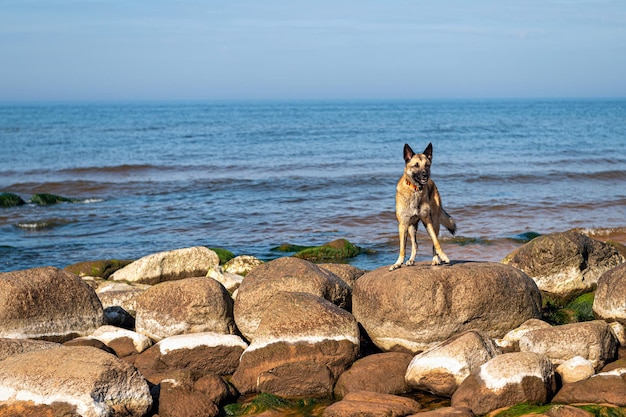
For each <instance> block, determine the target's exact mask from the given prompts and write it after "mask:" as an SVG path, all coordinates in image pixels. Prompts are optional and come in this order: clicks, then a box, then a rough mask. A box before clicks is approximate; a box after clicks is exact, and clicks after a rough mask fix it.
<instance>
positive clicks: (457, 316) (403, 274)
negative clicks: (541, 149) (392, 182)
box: [352, 262, 541, 353]
mask: <svg viewBox="0 0 626 417" xmlns="http://www.w3.org/2000/svg"><path fill="white" fill-rule="evenodd" d="M352 303H353V314H354V315H355V317H356V318H357V320H358V321H359V323H360V324H361V325H362V326H363V328H364V329H365V331H366V332H367V334H368V335H369V337H370V338H371V339H372V341H373V342H374V343H375V344H376V346H378V347H379V348H380V349H382V350H384V351H390V350H405V351H410V352H414V353H417V352H420V351H423V350H426V349H428V348H430V347H432V346H434V345H436V344H437V343H440V342H443V341H445V340H447V339H449V338H450V337H452V336H454V335H456V334H459V333H462V332H464V331H467V330H480V331H484V332H486V333H487V335H488V336H490V337H493V338H500V337H502V336H503V335H504V334H505V333H507V332H509V331H510V330H511V329H514V328H516V327H518V326H519V325H521V324H522V323H524V322H525V321H526V320H528V319H531V318H539V317H541V294H540V293H539V290H538V289H537V286H536V285H535V283H534V282H533V280H532V279H530V278H529V277H528V276H527V275H526V274H524V273H523V272H522V271H520V270H518V269H516V268H513V267H510V266H506V265H501V264H497V263H483V262H462V263H453V264H452V265H450V266H435V267H433V266H431V265H430V264H428V265H427V264H424V263H421V264H418V265H416V266H413V267H406V268H400V269H396V270H394V271H389V270H388V268H385V267H382V268H379V269H376V270H374V271H372V272H368V273H366V274H364V275H363V276H361V277H360V278H359V279H358V280H357V282H356V284H355V285H354V288H353V299H352Z"/></svg>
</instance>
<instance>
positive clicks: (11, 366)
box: [0, 347, 152, 417]
mask: <svg viewBox="0 0 626 417" xmlns="http://www.w3.org/2000/svg"><path fill="white" fill-rule="evenodd" d="M24 399H28V400H31V401H33V402H34V403H36V404H53V403H67V404H69V405H70V406H71V407H72V408H73V409H74V410H75V412H76V413H77V414H80V415H81V416H83V417H109V416H110V417H115V416H124V417H131V416H137V417H141V416H144V415H145V414H146V413H147V412H148V411H149V410H150V408H151V406H152V397H151V396H150V389H149V388H148V383H147V382H146V380H145V379H144V378H143V377H142V376H141V375H140V374H139V372H137V370H136V369H135V368H134V367H133V366H131V365H129V364H127V363H124V362H123V361H121V360H120V359H118V358H116V357H115V356H114V355H111V354H109V353H105V352H103V351H101V350H99V349H95V348H91V347H60V348H58V349H48V350H40V351H35V352H28V353H23V354H20V355H15V356H11V357H9V358H7V359H5V360H4V361H2V366H1V367H0V404H10V403H12V402H14V401H20V400H24Z"/></svg>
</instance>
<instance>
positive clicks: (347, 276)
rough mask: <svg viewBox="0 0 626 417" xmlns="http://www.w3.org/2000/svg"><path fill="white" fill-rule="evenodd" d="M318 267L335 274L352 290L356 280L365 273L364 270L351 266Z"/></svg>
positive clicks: (324, 265)
mask: <svg viewBox="0 0 626 417" xmlns="http://www.w3.org/2000/svg"><path fill="white" fill-rule="evenodd" d="M317 266H319V267H320V268H322V269H325V270H327V271H329V272H331V273H332V274H335V275H336V276H338V277H339V278H341V279H342V280H343V281H344V282H345V283H346V284H348V286H349V287H350V288H352V286H353V285H354V283H355V282H356V280H357V279H359V277H361V275H363V274H364V273H365V271H364V270H362V269H359V268H357V267H356V266H352V265H349V264H317Z"/></svg>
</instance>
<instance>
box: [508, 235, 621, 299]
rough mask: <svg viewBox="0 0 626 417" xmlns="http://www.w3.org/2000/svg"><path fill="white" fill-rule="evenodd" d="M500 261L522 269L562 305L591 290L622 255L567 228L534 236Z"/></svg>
mask: <svg viewBox="0 0 626 417" xmlns="http://www.w3.org/2000/svg"><path fill="white" fill-rule="evenodd" d="M502 262H503V263H505V264H509V265H511V266H514V267H516V268H519V269H521V270H523V271H524V272H526V273H527V274H528V275H529V276H530V277H531V278H532V279H533V280H535V282H536V283H537V286H538V287H539V289H540V290H541V291H542V292H543V293H545V294H546V295H548V296H549V297H550V298H552V299H554V300H555V301H557V302H559V303H561V305H564V304H566V303H567V301H569V300H572V299H574V298H576V297H577V296H578V295H580V294H582V293H585V292H589V291H593V290H594V289H595V286H596V284H597V282H598V278H599V277H600V275H602V274H603V273H604V272H606V271H608V270H609V269H611V268H614V267H615V266H617V265H619V264H620V263H622V262H624V258H623V257H622V256H621V255H620V254H619V253H618V252H617V250H616V249H615V248H614V247H613V246H611V245H608V244H606V243H602V242H600V241H597V240H594V239H591V238H590V237H588V236H585V235H584V234H582V233H579V232H576V231H568V232H564V233H552V234H549V235H543V236H540V237H538V238H535V239H533V240H531V241H530V242H528V243H527V244H525V245H524V246H522V247H520V248H518V249H516V250H514V251H513V252H511V253H510V254H509V255H507V256H506V257H505V258H504V260H503V261H502Z"/></svg>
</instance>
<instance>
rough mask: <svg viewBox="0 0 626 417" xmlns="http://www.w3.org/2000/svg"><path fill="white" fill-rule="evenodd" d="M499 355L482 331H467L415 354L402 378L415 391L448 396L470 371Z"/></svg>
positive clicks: (491, 341)
mask: <svg viewBox="0 0 626 417" xmlns="http://www.w3.org/2000/svg"><path fill="white" fill-rule="evenodd" d="M499 354H500V350H499V349H498V347H497V346H496V344H495V343H494V342H493V340H491V339H490V338H489V337H488V336H487V335H486V334H485V333H483V332H477V331H473V330H470V331H467V332H464V333H461V334H459V335H456V336H453V337H452V338H450V339H448V340H446V341H445V342H442V343H440V344H438V345H436V346H433V347H432V348H430V349H428V350H426V351H424V352H422V353H420V354H418V355H416V356H415V357H414V358H413V360H412V361H411V363H410V364H409V366H408V369H407V371H406V381H407V382H408V384H409V385H410V386H411V387H412V388H415V389H417V390H420V391H428V392H430V393H432V394H434V395H438V396H446V397H450V396H452V394H454V391H456V389H457V388H458V386H459V385H460V384H461V383H462V382H463V381H464V380H465V378H467V377H468V376H469V375H470V373H471V372H473V371H474V370H475V369H478V367H480V366H481V365H482V364H484V363H485V362H487V361H488V360H490V359H492V358H494V357H495V356H496V355H499Z"/></svg>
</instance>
